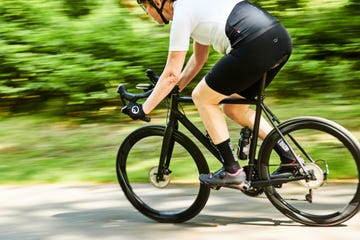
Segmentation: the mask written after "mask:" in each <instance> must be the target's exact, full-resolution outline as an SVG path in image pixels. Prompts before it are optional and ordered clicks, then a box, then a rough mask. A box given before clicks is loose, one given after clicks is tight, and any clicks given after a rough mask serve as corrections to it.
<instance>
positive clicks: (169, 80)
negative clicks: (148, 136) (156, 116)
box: [143, 51, 187, 114]
mask: <svg viewBox="0 0 360 240" xmlns="http://www.w3.org/2000/svg"><path fill="white" fill-rule="evenodd" d="M186 53H187V51H170V52H169V55H168V58H167V61H166V65H165V68H164V71H163V72H162V74H161V75H160V78H159V80H158V82H157V83H156V86H155V88H154V90H153V92H152V93H151V95H150V96H149V97H148V98H147V99H146V101H145V102H144V104H143V111H144V113H145V114H148V113H150V112H151V111H152V110H153V109H154V108H155V107H156V106H157V105H158V104H159V103H160V102H161V101H162V100H163V99H164V98H165V97H166V96H167V95H168V94H169V93H170V91H171V90H172V89H173V88H174V87H175V85H176V84H177V83H178V82H179V80H180V74H181V69H182V68H183V66H184V62H185V57H186Z"/></svg>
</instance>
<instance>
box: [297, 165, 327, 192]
mask: <svg viewBox="0 0 360 240" xmlns="http://www.w3.org/2000/svg"><path fill="white" fill-rule="evenodd" d="M305 170H306V171H307V172H311V174H312V177H313V178H314V179H311V180H301V181H299V183H300V184H301V185H303V186H305V187H307V188H309V189H315V188H318V187H321V186H322V185H323V184H324V171H323V169H322V168H321V167H320V166H319V165H317V164H316V163H306V164H305Z"/></svg>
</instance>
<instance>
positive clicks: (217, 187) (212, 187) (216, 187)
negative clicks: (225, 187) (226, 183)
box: [210, 186, 221, 191]
mask: <svg viewBox="0 0 360 240" xmlns="http://www.w3.org/2000/svg"><path fill="white" fill-rule="evenodd" d="M210 188H211V189H214V190H216V191H219V190H220V188H221V186H210Z"/></svg>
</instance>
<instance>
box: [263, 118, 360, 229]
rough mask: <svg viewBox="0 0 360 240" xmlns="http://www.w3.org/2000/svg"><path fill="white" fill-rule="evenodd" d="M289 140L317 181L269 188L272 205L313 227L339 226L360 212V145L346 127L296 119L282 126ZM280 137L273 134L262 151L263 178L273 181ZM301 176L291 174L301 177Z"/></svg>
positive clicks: (301, 169) (283, 132) (304, 181)
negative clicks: (277, 143) (275, 146)
mask: <svg viewBox="0 0 360 240" xmlns="http://www.w3.org/2000/svg"><path fill="white" fill-rule="evenodd" d="M279 129H280V131H281V133H282V134H283V135H284V136H285V140H286V141H287V142H288V143H289V145H290V146H291V148H292V149H293V150H294V152H295V153H296V155H297V156H298V159H299V160H300V161H302V162H303V166H304V167H300V166H299V168H298V171H297V176H299V175H304V172H308V173H309V174H310V175H311V176H312V179H306V180H304V179H303V180H299V181H293V182H289V183H282V184H274V185H273V186H268V187H264V191H265V193H266V196H267V197H268V199H269V200H270V201H271V203H272V204H273V205H274V206H275V207H276V208H277V209H278V210H279V211H280V212H282V213H283V214H284V215H286V216H287V217H289V218H291V219H293V220H295V221H297V222H300V223H302V224H305V225H311V226H334V225H338V224H340V223H342V222H344V221H346V220H348V219H350V218H351V217H353V216H354V215H355V214H356V213H357V212H358V211H359V208H360V187H359V176H360V145H359V142H358V141H357V139H355V138H354V137H353V136H352V135H351V134H350V133H349V132H348V131H347V130H345V129H344V128H343V127H341V126H340V125H338V124H336V123H334V122H331V121H328V120H325V119H322V118H316V117H303V118H295V119H292V120H289V121H287V122H284V123H283V124H281V125H279ZM280 138H281V137H280V134H279V133H278V132H276V131H275V130H273V131H272V132H271V133H270V134H269V135H268V136H267V138H266V139H265V140H264V142H263V145H262V146H261V149H260V152H259V159H260V160H261V162H260V166H259V168H260V175H261V178H262V179H265V180H271V179H274V176H273V177H272V176H271V173H272V172H273V171H275V169H277V168H278V167H279V164H280V161H279V156H278V155H277V154H276V153H275V151H274V150H273V148H274V145H275V143H276V142H277V141H278V140H279V139H280ZM297 176H288V177H289V178H293V179H295V177H297Z"/></svg>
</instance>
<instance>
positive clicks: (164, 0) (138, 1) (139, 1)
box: [136, 0, 169, 24]
mask: <svg viewBox="0 0 360 240" xmlns="http://www.w3.org/2000/svg"><path fill="white" fill-rule="evenodd" d="M136 1H137V3H138V4H143V3H144V0H136ZM147 1H149V3H150V5H151V6H152V7H153V8H155V10H156V11H157V13H158V14H159V15H160V17H161V19H162V20H163V22H164V23H165V24H169V20H167V19H166V18H165V17H164V15H163V13H162V10H163V8H164V5H165V2H166V0H163V1H162V3H161V7H160V8H158V7H157V6H156V4H155V3H154V2H153V1H152V0H147Z"/></svg>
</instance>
